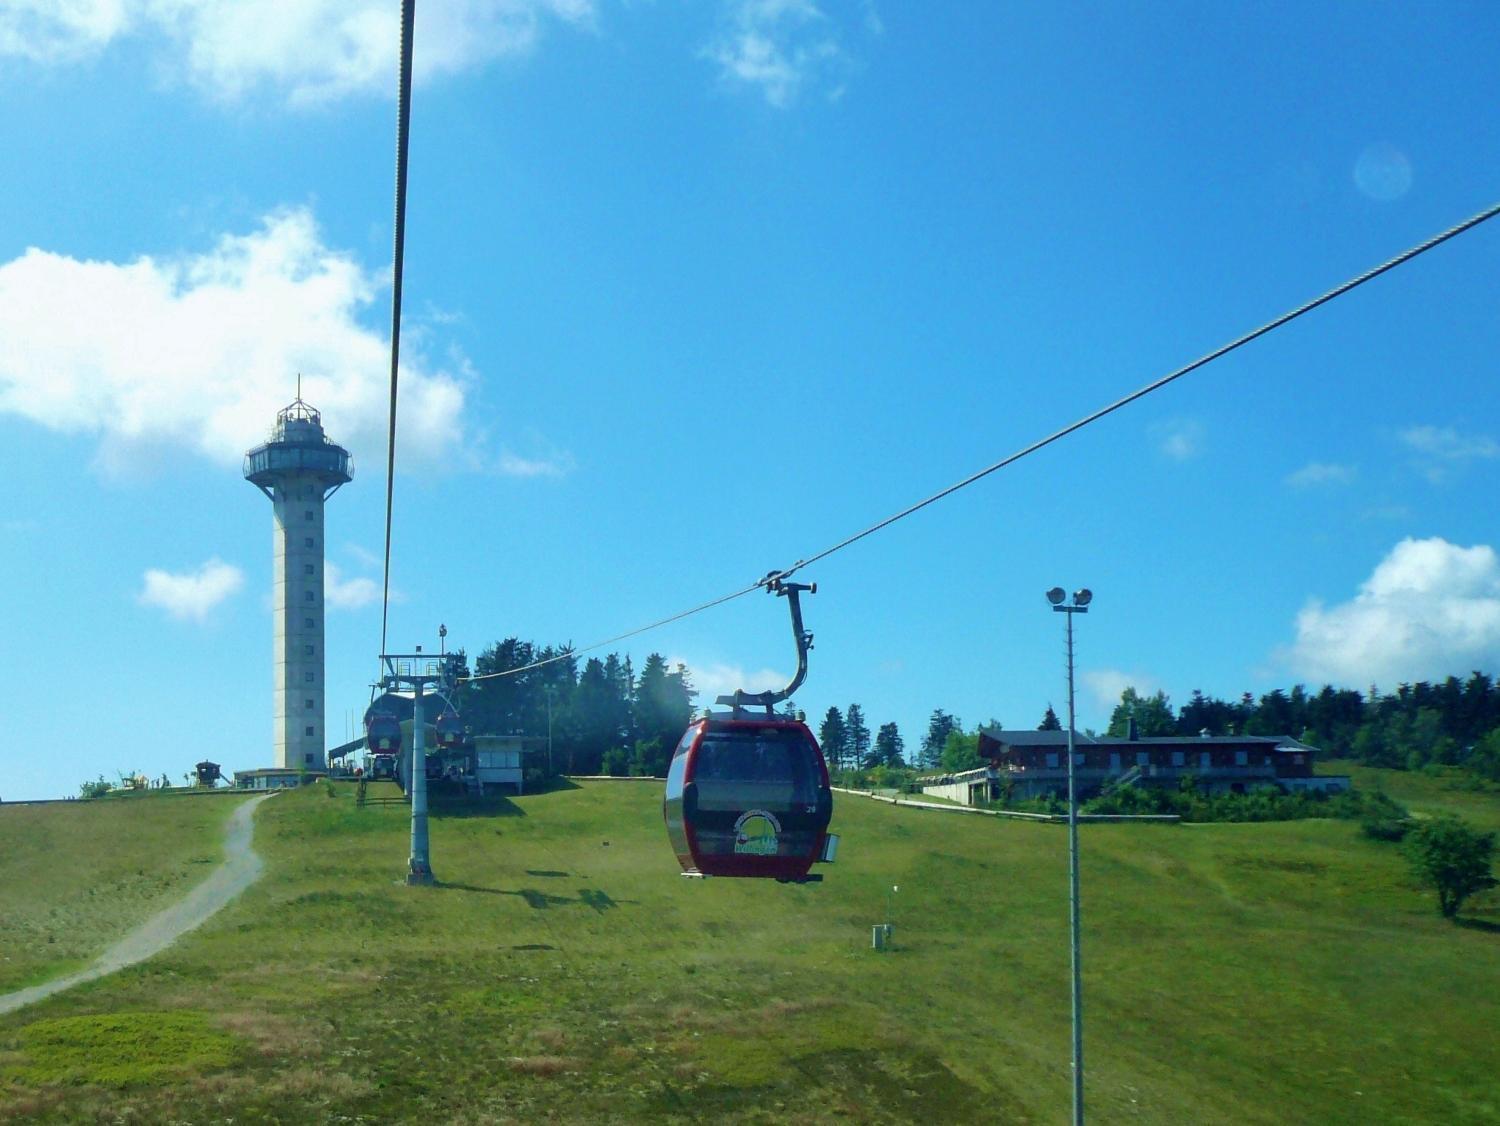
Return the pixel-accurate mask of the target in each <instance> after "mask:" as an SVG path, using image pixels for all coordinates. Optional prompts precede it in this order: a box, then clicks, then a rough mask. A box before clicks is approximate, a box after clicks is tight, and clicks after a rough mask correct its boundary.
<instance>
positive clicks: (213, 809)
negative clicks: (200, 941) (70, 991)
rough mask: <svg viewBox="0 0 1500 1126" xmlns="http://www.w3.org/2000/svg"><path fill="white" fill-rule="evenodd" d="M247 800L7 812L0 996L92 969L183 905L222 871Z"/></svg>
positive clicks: (0, 815)
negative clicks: (228, 827) (230, 825)
mask: <svg viewBox="0 0 1500 1126" xmlns="http://www.w3.org/2000/svg"><path fill="white" fill-rule="evenodd" d="M241 800H242V799H241V798H238V797H235V796H231V795H227V794H226V795H215V796H212V797H210V796H208V795H171V794H142V795H139V796H135V795H131V796H128V797H123V796H122V797H116V798H105V799H101V800H98V801H91V802H74V803H71V804H67V805H0V993H4V992H8V991H10V990H12V989H17V988H19V987H21V986H23V985H31V984H33V983H35V982H38V981H44V980H46V979H48V978H51V977H56V976H58V975H60V974H62V973H65V972H67V971H69V970H74V969H77V968H79V967H80V966H83V965H86V964H88V963H89V962H91V961H93V959H94V957H95V956H96V955H98V954H99V953H100V952H101V951H102V950H103V949H104V948H105V947H106V946H108V945H109V943H110V942H112V941H113V940H115V939H117V938H119V937H120V936H121V935H123V934H125V933H126V932H127V931H129V930H130V928H131V927H133V926H135V925H136V924H137V923H140V922H142V921H143V920H144V919H146V918H147V917H148V916H150V915H151V914H153V913H154V912H156V911H159V910H161V908H163V907H165V906H166V905H167V904H169V903H171V902H172V901H173V900H175V899H177V898H179V897H181V896H182V895H183V894H184V893H185V892H186V891H187V890H188V889H189V888H191V887H192V886H193V885H194V884H196V883H197V882H198V881H199V880H202V879H203V878H204V877H205V876H207V875H208V873H209V872H211V871H212V870H213V867H214V865H216V864H218V863H219V861H220V859H221V854H222V848H223V839H224V826H225V822H227V821H228V820H229V815H230V814H231V813H233V812H234V809H235V807H236V806H237V805H239V803H240V801H241Z"/></svg>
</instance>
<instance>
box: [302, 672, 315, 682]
mask: <svg viewBox="0 0 1500 1126" xmlns="http://www.w3.org/2000/svg"><path fill="white" fill-rule="evenodd" d="M302 679H303V680H304V681H306V682H307V683H308V684H311V683H312V682H313V674H312V673H310V672H305V673H303V674H302Z"/></svg>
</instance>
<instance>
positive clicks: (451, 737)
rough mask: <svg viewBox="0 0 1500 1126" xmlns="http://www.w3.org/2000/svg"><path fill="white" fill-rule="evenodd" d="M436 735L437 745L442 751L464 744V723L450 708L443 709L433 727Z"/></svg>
mask: <svg viewBox="0 0 1500 1126" xmlns="http://www.w3.org/2000/svg"><path fill="white" fill-rule="evenodd" d="M433 727H434V729H435V731H436V733H437V745H438V746H439V747H442V748H443V749H444V750H449V749H451V748H454V747H461V746H463V744H464V722H463V720H461V719H459V718H458V713H457V712H456V711H454V710H453V709H452V708H451V707H448V708H444V709H443V711H442V714H441V715H439V716H438V718H437V723H435V724H434V725H433Z"/></svg>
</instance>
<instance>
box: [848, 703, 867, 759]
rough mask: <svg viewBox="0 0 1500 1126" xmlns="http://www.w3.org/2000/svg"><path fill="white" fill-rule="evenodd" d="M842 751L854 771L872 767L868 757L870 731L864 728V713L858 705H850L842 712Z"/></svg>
mask: <svg viewBox="0 0 1500 1126" xmlns="http://www.w3.org/2000/svg"><path fill="white" fill-rule="evenodd" d="M844 733H845V735H844V750H845V752H846V753H847V755H848V758H847V761H848V763H849V765H851V766H853V767H854V768H855V769H859V768H861V767H865V766H870V765H872V764H871V763H870V762H869V761H867V760H868V759H869V757H870V729H869V728H868V727H866V726H865V713H864V710H863V709H862V708H861V707H860V706H859V705H858V704H850V705H849V706H848V707H847V708H846V709H845V710H844Z"/></svg>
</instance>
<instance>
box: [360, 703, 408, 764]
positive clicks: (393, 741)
mask: <svg viewBox="0 0 1500 1126" xmlns="http://www.w3.org/2000/svg"><path fill="white" fill-rule="evenodd" d="M365 747H366V749H367V750H369V752H370V753H371V754H372V755H398V754H400V753H401V721H400V720H398V719H397V718H396V717H395V715H393V714H392V713H390V712H388V711H385V710H383V709H380V708H371V709H370V710H369V711H367V712H365Z"/></svg>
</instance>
